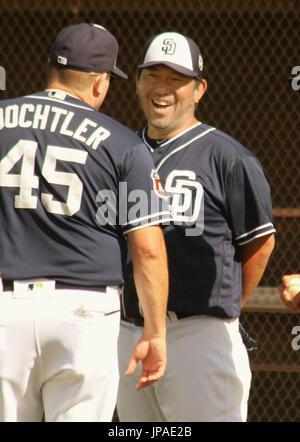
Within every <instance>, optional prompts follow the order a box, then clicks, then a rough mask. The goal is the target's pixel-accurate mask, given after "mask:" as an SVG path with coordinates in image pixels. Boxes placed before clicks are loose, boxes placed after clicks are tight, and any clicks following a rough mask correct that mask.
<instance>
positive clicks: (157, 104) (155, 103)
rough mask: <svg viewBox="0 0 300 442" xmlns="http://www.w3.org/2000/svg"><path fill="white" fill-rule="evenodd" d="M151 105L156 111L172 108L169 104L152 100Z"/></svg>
mask: <svg viewBox="0 0 300 442" xmlns="http://www.w3.org/2000/svg"><path fill="white" fill-rule="evenodd" d="M152 104H153V106H154V107H155V108H156V109H167V108H168V107H170V106H172V104H171V103H169V102H168V101H165V100H152Z"/></svg>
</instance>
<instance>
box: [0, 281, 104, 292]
mask: <svg viewBox="0 0 300 442" xmlns="http://www.w3.org/2000/svg"><path fill="white" fill-rule="evenodd" d="M35 279H37V278H35ZM29 281H30V280H29ZM2 286H3V291H4V292H13V290H14V280H13V279H2ZM55 288H56V289H66V290H67V289H69V290H90V291H95V292H103V291H106V288H107V287H106V286H97V287H82V286H78V285H72V284H66V283H64V282H58V281H56V282H55Z"/></svg>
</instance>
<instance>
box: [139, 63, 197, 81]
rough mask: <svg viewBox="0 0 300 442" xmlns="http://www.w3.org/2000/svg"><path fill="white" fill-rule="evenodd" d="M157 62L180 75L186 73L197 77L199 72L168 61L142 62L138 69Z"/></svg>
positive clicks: (188, 75)
mask: <svg viewBox="0 0 300 442" xmlns="http://www.w3.org/2000/svg"><path fill="white" fill-rule="evenodd" d="M159 64H163V65H164V66H168V67H169V68H171V69H173V70H174V71H176V72H179V73H180V74H182V75H186V76H187V77H199V76H200V74H198V73H197V72H194V71H191V70H190V69H187V68H185V67H184V66H180V65H179V64H176V63H170V62H169V61H149V62H148V63H143V64H140V65H139V66H138V69H143V68H148V67H151V66H156V65H159Z"/></svg>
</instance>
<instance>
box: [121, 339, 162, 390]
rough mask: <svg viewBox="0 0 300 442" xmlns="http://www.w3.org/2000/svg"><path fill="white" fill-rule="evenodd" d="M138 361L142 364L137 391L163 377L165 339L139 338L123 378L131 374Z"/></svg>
mask: <svg viewBox="0 0 300 442" xmlns="http://www.w3.org/2000/svg"><path fill="white" fill-rule="evenodd" d="M139 361H140V362H141V363H142V374H141V377H140V379H139V380H138V382H137V384H136V390H137V391H138V390H140V389H141V388H144V387H147V386H149V385H151V384H153V383H154V382H156V381H158V380H159V379H160V378H161V377H162V376H163V374H164V372H165V368H166V361H167V358H166V343H165V338H157V337H156V338H153V339H144V338H141V339H140V341H139V342H138V343H137V345H136V347H135V349H134V350H133V352H132V354H131V358H130V361H129V364H128V366H127V369H126V372H125V376H130V375H132V374H133V372H134V371H135V370H136V367H137V364H138V363H139Z"/></svg>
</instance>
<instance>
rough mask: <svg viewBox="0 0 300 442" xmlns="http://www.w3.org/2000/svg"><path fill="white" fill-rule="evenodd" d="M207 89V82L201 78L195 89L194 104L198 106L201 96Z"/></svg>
mask: <svg viewBox="0 0 300 442" xmlns="http://www.w3.org/2000/svg"><path fill="white" fill-rule="evenodd" d="M206 89H207V81H206V80H205V79H204V78H203V79H202V80H200V81H198V82H197V86H196V88H195V104H198V103H199V101H200V100H201V98H202V97H203V95H204V94H205V92H206Z"/></svg>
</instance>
